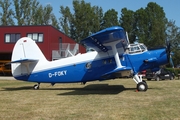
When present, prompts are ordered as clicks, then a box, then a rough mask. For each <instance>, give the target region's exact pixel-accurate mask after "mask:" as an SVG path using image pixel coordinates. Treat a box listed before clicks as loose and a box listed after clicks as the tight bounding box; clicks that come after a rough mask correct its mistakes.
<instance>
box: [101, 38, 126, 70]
mask: <svg viewBox="0 0 180 120" xmlns="http://www.w3.org/2000/svg"><path fill="white" fill-rule="evenodd" d="M118 43H119V41H114V42H111V43H105V44H103V45H104V46H111V48H112V51H113V55H114V59H115V61H116V65H117V68H122V67H124V66H122V65H121V62H120V59H119V54H118V51H117V48H116V45H117V44H118Z"/></svg>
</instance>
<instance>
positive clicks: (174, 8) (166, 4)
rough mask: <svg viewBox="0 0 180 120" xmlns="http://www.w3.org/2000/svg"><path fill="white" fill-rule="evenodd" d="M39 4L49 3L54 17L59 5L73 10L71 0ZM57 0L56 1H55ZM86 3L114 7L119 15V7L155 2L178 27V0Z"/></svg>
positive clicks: (93, 0)
mask: <svg viewBox="0 0 180 120" xmlns="http://www.w3.org/2000/svg"><path fill="white" fill-rule="evenodd" d="M38 1H39V2H40V3H41V5H43V6H46V5H47V4H50V5H51V6H52V7H53V13H54V14H55V16H56V18H59V17H60V16H61V14H60V13H59V11H60V6H64V7H66V6H68V7H69V8H70V9H71V10H72V12H73V4H72V1H73V0H38ZM57 1H58V2H57ZM84 1H85V2H86V3H91V6H99V7H102V9H103V11H104V12H106V11H107V10H109V9H115V10H116V11H117V12H118V16H119V17H120V14H121V9H122V8H125V7H126V8H127V9H128V10H133V11H136V10H138V9H140V8H145V7H146V6H147V4H148V3H149V2H156V3H157V4H158V5H160V6H161V7H163V10H164V12H165V14H166V18H167V19H168V20H174V21H175V24H176V26H178V27H180V0H84Z"/></svg>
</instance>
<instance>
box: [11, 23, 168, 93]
mask: <svg viewBox="0 0 180 120" xmlns="http://www.w3.org/2000/svg"><path fill="white" fill-rule="evenodd" d="M81 44H83V45H84V46H86V47H87V48H91V49H93V51H91V52H87V53H84V54H77V55H75V56H71V57H68V58H63V59H59V60H55V61H48V60H47V59H46V58H45V56H44V55H43V53H42V51H41V50H40V49H39V47H38V46H37V44H36V43H35V41H33V40H32V39H31V38H28V37H23V38H21V39H19V40H18V41H17V42H16V44H15V46H14V49H13V53H12V58H11V69H12V75H13V76H14V78H15V79H17V80H23V81H27V82H36V83H38V84H35V85H34V89H39V86H40V83H51V84H52V85H54V84H56V83H75V82H81V83H84V84H85V83H86V82H89V81H95V80H99V81H102V80H108V79H115V78H118V77H122V76H123V74H124V73H126V72H128V73H131V74H132V78H133V80H134V81H135V83H136V84H137V90H138V91H146V90H147V89H148V85H147V83H146V82H145V81H143V80H142V78H141V77H139V76H138V72H140V71H142V70H146V69H159V67H160V66H161V65H164V64H167V63H168V62H169V53H170V50H169V49H170V48H169V47H161V48H158V49H152V50H147V48H146V47H145V46H144V45H143V44H129V41H128V37H127V35H126V33H125V31H124V29H123V28H122V27H119V26H114V27H110V28H106V29H104V30H102V31H99V32H97V33H95V34H92V35H91V36H89V37H87V38H85V39H84V40H82V41H81Z"/></svg>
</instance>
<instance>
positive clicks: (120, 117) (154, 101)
mask: <svg viewBox="0 0 180 120" xmlns="http://www.w3.org/2000/svg"><path fill="white" fill-rule="evenodd" d="M147 83H148V86H149V89H148V90H147V91H146V92H135V90H136V89H135V86H136V84H135V83H134V82H133V81H132V80H131V79H116V80H109V81H103V82H99V81H96V82H89V83H87V84H86V85H81V84H80V83H73V84H56V85H55V86H51V85H49V84H41V86H40V90H33V89H32V86H33V85H34V84H35V83H27V82H22V81H16V80H0V120H50V119H51V120H180V80H171V81H170V80H164V81H147Z"/></svg>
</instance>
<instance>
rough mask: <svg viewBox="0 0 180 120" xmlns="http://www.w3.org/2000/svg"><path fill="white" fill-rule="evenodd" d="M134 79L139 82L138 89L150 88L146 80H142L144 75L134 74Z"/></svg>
mask: <svg viewBox="0 0 180 120" xmlns="http://www.w3.org/2000/svg"><path fill="white" fill-rule="evenodd" d="M133 80H134V81H135V82H136V84H137V90H138V91H146V90H147V89H148V85H147V83H146V81H144V80H142V76H138V75H137V74H136V75H134V77H133Z"/></svg>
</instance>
